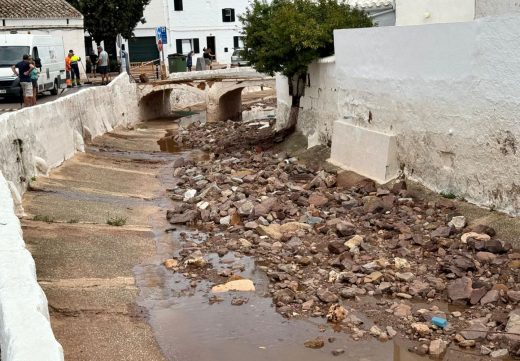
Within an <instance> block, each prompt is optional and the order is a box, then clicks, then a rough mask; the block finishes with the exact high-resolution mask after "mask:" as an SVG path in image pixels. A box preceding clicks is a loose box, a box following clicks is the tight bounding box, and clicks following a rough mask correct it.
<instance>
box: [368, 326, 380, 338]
mask: <svg viewBox="0 0 520 361" xmlns="http://www.w3.org/2000/svg"><path fill="white" fill-rule="evenodd" d="M369 332H370V334H371V335H372V336H374V337H379V336H380V335H381V333H382V332H383V331H381V329H380V328H379V327H378V326H376V325H374V326H372V327H370V331H369Z"/></svg>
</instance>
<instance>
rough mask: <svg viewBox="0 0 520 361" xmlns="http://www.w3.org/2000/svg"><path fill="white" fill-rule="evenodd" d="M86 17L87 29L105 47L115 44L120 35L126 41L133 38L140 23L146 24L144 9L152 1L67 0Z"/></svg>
mask: <svg viewBox="0 0 520 361" xmlns="http://www.w3.org/2000/svg"><path fill="white" fill-rule="evenodd" d="M67 1H68V2H69V3H70V4H71V5H72V6H74V7H75V8H76V9H78V10H79V11H80V12H81V13H82V14H83V16H84V24H85V29H86V30H87V31H88V32H89V33H90V35H91V36H92V38H93V39H94V41H95V42H96V43H97V44H99V43H100V42H101V41H105V47H106V48H109V47H110V46H111V45H113V44H115V40H116V37H117V35H118V34H121V36H123V37H124V38H126V39H130V38H131V37H132V36H133V31H134V29H135V27H136V26H137V24H138V23H139V22H141V23H144V22H145V19H144V18H143V12H144V8H145V6H146V5H148V3H149V2H150V0H67Z"/></svg>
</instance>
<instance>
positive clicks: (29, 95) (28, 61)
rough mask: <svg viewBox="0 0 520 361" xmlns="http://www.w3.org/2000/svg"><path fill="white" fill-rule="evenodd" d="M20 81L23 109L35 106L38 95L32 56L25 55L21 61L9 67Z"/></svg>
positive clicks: (36, 75) (36, 77)
mask: <svg viewBox="0 0 520 361" xmlns="http://www.w3.org/2000/svg"><path fill="white" fill-rule="evenodd" d="M11 69H12V70H13V73H14V74H15V75H16V76H17V77H18V78H19V80H20V87H21V88H22V96H23V104H24V107H30V106H33V105H36V96H37V94H38V76H39V74H38V69H37V68H36V64H35V62H34V60H33V58H32V56H30V55H28V54H25V55H24V56H23V58H22V61H20V62H18V63H17V64H16V65H13V66H12V67H11Z"/></svg>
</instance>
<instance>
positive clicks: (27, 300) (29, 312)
mask: <svg viewBox="0 0 520 361" xmlns="http://www.w3.org/2000/svg"><path fill="white" fill-rule="evenodd" d="M136 100H137V99H136V89H135V85H134V84H131V83H130V82H129V79H128V76H126V75H121V76H119V77H118V78H116V79H114V81H113V82H112V83H111V84H110V85H109V86H106V87H96V88H89V89H85V90H83V91H81V92H78V93H76V94H72V95H69V96H65V97H63V98H60V99H58V100H56V101H54V102H52V103H47V104H42V105H38V106H35V107H32V108H27V109H23V110H20V111H17V112H13V113H7V114H2V115H0V159H2V162H1V163H0V258H1V261H0V347H1V350H2V360H7V361H13V360H21V361H31V360H35V361H36V360H38V361H39V360H46V361H54V360H62V359H63V351H62V348H61V346H60V344H59V343H58V342H57V341H56V339H55V338H54V336H53V333H52V330H51V326H50V323H49V314H48V309H47V299H46V297H45V294H44V293H43V291H42V289H41V288H40V286H39V285H38V283H37V282H36V271H35V266H34V261H33V259H32V257H31V255H30V253H29V252H28V251H27V249H26V248H25V244H24V240H23V238H22V232H21V229H20V223H19V221H18V218H17V217H16V216H15V213H14V210H15V209H16V212H17V213H18V215H22V214H23V213H24V211H23V208H22V206H21V195H22V194H23V192H24V191H25V189H26V188H27V187H28V185H29V182H30V181H31V179H33V177H37V176H38V175H42V174H47V173H48V172H49V171H50V170H51V169H52V168H54V167H56V166H58V165H60V164H61V163H63V161H64V160H66V159H69V158H71V157H72V156H73V155H74V154H75V153H76V152H78V151H83V150H84V146H85V140H88V139H91V138H92V137H95V136H98V135H101V134H103V133H105V132H107V131H111V130H112V129H113V128H114V127H116V126H121V125H130V124H133V123H135V122H137V121H138V109H137V101H136Z"/></svg>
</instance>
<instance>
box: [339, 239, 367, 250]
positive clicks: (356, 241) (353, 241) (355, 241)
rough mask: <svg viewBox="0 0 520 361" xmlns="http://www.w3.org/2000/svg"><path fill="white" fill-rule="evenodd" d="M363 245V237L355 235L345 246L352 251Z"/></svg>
mask: <svg viewBox="0 0 520 361" xmlns="http://www.w3.org/2000/svg"><path fill="white" fill-rule="evenodd" d="M361 243H363V236H360V235H355V236H354V237H352V238H350V239H349V240H348V241H346V242H345V243H344V244H345V247H347V248H348V249H349V250H351V251H352V249H354V248H358V247H359V246H360V245H361Z"/></svg>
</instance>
